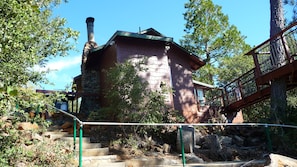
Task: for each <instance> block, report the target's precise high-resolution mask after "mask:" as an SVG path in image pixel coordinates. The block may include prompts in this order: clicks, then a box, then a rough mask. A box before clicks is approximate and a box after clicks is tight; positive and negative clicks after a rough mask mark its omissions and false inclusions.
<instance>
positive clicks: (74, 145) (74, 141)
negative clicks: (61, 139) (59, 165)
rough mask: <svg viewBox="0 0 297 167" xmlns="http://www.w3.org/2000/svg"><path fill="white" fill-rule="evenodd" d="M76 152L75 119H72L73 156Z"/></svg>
mask: <svg viewBox="0 0 297 167" xmlns="http://www.w3.org/2000/svg"><path fill="white" fill-rule="evenodd" d="M75 150H76V118H73V152H74V156H75V152H76V151H75Z"/></svg>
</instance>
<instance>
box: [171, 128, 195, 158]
mask: <svg viewBox="0 0 297 167" xmlns="http://www.w3.org/2000/svg"><path fill="white" fill-rule="evenodd" d="M182 140H183V143H184V152H185V153H193V151H194V144H195V143H196V142H195V141H194V140H195V136H194V128H193V127H192V126H182ZM176 142H177V143H176V144H177V150H178V152H181V137H180V129H178V131H177V138H176Z"/></svg>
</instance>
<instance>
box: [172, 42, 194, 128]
mask: <svg viewBox="0 0 297 167" xmlns="http://www.w3.org/2000/svg"><path fill="white" fill-rule="evenodd" d="M168 56H169V62H170V63H169V64H170V69H171V75H172V87H173V89H174V96H173V101H174V105H175V109H177V110H179V111H182V114H183V116H184V117H185V119H186V122H198V121H199V120H198V119H197V118H198V117H197V113H198V108H197V103H196V100H195V96H194V85H193V82H192V71H191V67H190V63H189V62H190V60H189V59H188V58H187V55H185V54H184V52H181V51H180V50H179V49H177V48H175V47H172V48H170V50H169V51H168Z"/></svg>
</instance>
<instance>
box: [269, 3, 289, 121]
mask: <svg viewBox="0 0 297 167" xmlns="http://www.w3.org/2000/svg"><path fill="white" fill-rule="evenodd" d="M270 12H271V15H270V37H272V36H274V35H275V34H277V33H278V32H280V31H281V30H282V29H283V28H284V26H285V21H284V12H283V5H282V0H270ZM271 45H274V47H271V53H274V54H271V56H272V57H271V59H272V60H274V62H273V64H272V65H277V66H278V65H280V64H282V60H283V59H284V58H285V54H284V52H283V51H282V50H283V47H282V45H281V44H280V43H279V42H275V41H272V42H271ZM272 49H274V51H272ZM286 89H287V83H286V78H277V79H274V80H272V81H271V96H270V107H271V108H270V110H271V119H272V121H273V122H275V123H281V122H283V121H284V119H285V115H286V114H285V112H286V108H287V95H286Z"/></svg>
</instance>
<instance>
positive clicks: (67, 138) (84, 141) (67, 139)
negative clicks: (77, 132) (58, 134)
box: [61, 136, 91, 144]
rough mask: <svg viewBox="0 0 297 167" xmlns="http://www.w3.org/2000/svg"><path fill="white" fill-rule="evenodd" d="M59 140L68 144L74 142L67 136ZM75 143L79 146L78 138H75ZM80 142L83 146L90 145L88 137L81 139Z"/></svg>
mask: <svg viewBox="0 0 297 167" xmlns="http://www.w3.org/2000/svg"><path fill="white" fill-rule="evenodd" d="M61 140H63V141H67V142H69V143H73V140H74V139H73V137H68V136H66V137H62V138H61ZM75 142H76V143H77V144H79V137H76V140H75ZM82 142H83V144H84V143H91V142H90V138H89V137H82Z"/></svg>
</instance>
